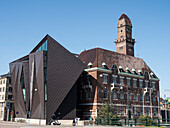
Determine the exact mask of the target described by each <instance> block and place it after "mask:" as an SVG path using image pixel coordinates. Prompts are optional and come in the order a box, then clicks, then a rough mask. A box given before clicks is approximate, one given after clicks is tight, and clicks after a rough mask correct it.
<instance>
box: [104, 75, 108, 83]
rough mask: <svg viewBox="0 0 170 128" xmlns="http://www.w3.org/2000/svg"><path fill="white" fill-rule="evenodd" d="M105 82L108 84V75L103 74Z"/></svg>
mask: <svg viewBox="0 0 170 128" xmlns="http://www.w3.org/2000/svg"><path fill="white" fill-rule="evenodd" d="M103 82H104V83H107V82H108V75H107V74H103Z"/></svg>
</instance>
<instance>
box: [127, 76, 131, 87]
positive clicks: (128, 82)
mask: <svg viewBox="0 0 170 128" xmlns="http://www.w3.org/2000/svg"><path fill="white" fill-rule="evenodd" d="M127 86H130V79H129V78H127Z"/></svg>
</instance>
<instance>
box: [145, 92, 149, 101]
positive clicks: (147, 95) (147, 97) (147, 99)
mask: <svg viewBox="0 0 170 128" xmlns="http://www.w3.org/2000/svg"><path fill="white" fill-rule="evenodd" d="M145 95H146V101H149V94H148V93H146V94H145Z"/></svg>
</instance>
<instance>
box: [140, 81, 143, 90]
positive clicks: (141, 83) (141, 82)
mask: <svg viewBox="0 0 170 128" xmlns="http://www.w3.org/2000/svg"><path fill="white" fill-rule="evenodd" d="M139 88H143V81H142V80H139Z"/></svg>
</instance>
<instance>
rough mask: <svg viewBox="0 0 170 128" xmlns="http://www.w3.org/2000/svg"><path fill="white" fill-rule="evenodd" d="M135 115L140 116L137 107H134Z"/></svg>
mask: <svg viewBox="0 0 170 128" xmlns="http://www.w3.org/2000/svg"><path fill="white" fill-rule="evenodd" d="M134 115H135V116H137V115H138V111H137V107H136V106H134Z"/></svg>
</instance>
